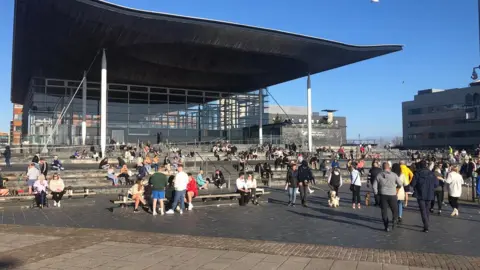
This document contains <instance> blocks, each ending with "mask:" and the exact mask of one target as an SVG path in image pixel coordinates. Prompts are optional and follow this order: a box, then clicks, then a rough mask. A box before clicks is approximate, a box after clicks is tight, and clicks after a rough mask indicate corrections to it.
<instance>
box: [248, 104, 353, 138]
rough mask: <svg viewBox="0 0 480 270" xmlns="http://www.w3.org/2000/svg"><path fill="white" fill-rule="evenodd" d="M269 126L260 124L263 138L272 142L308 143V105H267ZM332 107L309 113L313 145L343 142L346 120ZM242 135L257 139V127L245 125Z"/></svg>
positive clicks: (345, 135) (345, 134) (345, 133)
mask: <svg viewBox="0 0 480 270" xmlns="http://www.w3.org/2000/svg"><path fill="white" fill-rule="evenodd" d="M265 110H266V112H267V113H268V125H266V126H264V127H263V137H264V141H268V142H273V143H280V144H284V143H295V144H297V145H305V146H306V143H307V142H308V138H307V128H308V127H307V124H308V120H307V119H308V117H307V116H308V114H307V107H302V106H278V105H269V106H268V108H266V109H265ZM334 113H335V110H325V111H323V113H322V114H321V113H319V112H312V143H313V145H314V146H316V147H317V146H338V145H342V144H345V143H346V141H347V140H346V138H347V129H346V128H347V125H346V121H347V119H346V118H345V117H338V116H334ZM244 137H245V138H257V137H258V129H257V128H244Z"/></svg>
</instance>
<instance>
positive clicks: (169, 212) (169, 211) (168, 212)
mask: <svg viewBox="0 0 480 270" xmlns="http://www.w3.org/2000/svg"><path fill="white" fill-rule="evenodd" d="M166 214H168V215H171V214H175V212H174V211H173V209H170V210H168V211H167V212H166Z"/></svg>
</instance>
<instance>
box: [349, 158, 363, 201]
mask: <svg viewBox="0 0 480 270" xmlns="http://www.w3.org/2000/svg"><path fill="white" fill-rule="evenodd" d="M356 166H357V164H356V163H355V162H353V163H352V165H351V166H350V167H349V168H348V169H349V170H350V179H351V182H350V183H351V185H350V190H351V191H352V207H353V209H355V208H356V207H358V209H360V208H361V205H360V189H361V188H362V182H361V180H362V179H361V177H360V173H359V172H358V171H357V169H356Z"/></svg>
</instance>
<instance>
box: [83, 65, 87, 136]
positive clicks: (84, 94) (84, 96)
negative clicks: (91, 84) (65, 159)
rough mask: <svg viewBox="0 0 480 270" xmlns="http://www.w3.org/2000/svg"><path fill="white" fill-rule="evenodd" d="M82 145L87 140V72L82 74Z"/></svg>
mask: <svg viewBox="0 0 480 270" xmlns="http://www.w3.org/2000/svg"><path fill="white" fill-rule="evenodd" d="M82 90H83V91H82V145H85V140H86V138H87V72H86V71H84V72H83V89H82Z"/></svg>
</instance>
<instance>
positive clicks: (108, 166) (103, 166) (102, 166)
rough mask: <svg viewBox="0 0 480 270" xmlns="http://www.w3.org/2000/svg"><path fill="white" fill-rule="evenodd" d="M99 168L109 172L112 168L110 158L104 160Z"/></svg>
mask: <svg viewBox="0 0 480 270" xmlns="http://www.w3.org/2000/svg"><path fill="white" fill-rule="evenodd" d="M98 168H99V169H102V170H108V168H110V165H109V164H108V158H104V159H102V160H101V161H100V164H98Z"/></svg>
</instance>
